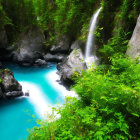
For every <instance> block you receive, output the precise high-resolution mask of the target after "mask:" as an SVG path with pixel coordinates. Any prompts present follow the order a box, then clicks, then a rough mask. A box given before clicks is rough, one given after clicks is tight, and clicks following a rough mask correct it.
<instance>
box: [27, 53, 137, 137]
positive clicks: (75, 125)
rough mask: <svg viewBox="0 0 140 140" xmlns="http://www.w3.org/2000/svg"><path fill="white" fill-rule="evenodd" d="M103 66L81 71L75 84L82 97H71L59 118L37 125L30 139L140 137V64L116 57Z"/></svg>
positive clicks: (61, 108) (59, 110)
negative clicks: (106, 69)
mask: <svg viewBox="0 0 140 140" xmlns="http://www.w3.org/2000/svg"><path fill="white" fill-rule="evenodd" d="M111 61H112V65H111V66H110V68H109V70H108V72H107V73H103V71H102V68H100V67H99V68H98V69H96V71H94V72H93V70H92V69H90V70H88V71H87V72H84V71H83V72H82V75H81V76H80V78H78V79H77V80H76V81H77V84H76V85H75V86H74V89H75V91H76V92H77V94H78V95H79V97H80V99H79V100H77V99H75V98H68V99H67V100H66V102H65V104H64V105H63V106H62V107H60V108H59V109H58V113H59V114H60V116H61V117H60V118H59V119H57V120H56V121H54V122H51V123H43V125H41V127H40V128H34V129H33V130H32V131H31V134H30V136H29V140H30V139H41V138H44V139H76V140H77V139H79V140H81V139H95V140H103V139H110V140H112V139H115V140H117V139H118V140H120V139H137V138H138V137H139V136H140V133H139V131H138V130H140V126H139V124H140V119H139V118H140V86H139V85H140V80H139V79H140V73H139V71H140V65H137V62H136V61H132V60H129V59H128V58H124V57H122V56H118V55H117V56H114V57H112V59H111Z"/></svg>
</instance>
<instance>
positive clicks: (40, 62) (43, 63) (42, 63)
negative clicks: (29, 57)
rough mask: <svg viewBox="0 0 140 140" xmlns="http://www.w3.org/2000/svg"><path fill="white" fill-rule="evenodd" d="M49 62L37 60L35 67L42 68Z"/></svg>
mask: <svg viewBox="0 0 140 140" xmlns="http://www.w3.org/2000/svg"><path fill="white" fill-rule="evenodd" d="M46 64H47V62H46V61H45V60H42V59H37V60H36V61H35V65H39V66H42V65H46Z"/></svg>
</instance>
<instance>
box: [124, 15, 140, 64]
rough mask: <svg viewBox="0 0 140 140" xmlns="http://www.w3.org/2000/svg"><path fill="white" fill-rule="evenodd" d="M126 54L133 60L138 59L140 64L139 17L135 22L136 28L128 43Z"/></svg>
mask: <svg viewBox="0 0 140 140" xmlns="http://www.w3.org/2000/svg"><path fill="white" fill-rule="evenodd" d="M126 54H127V55H128V56H130V57H131V58H132V59H133V58H138V59H139V63H140V15H139V17H138V20H137V24H136V27H135V29H134V32H133V35H132V37H131V40H130V42H129V48H128V49H127V52H126Z"/></svg>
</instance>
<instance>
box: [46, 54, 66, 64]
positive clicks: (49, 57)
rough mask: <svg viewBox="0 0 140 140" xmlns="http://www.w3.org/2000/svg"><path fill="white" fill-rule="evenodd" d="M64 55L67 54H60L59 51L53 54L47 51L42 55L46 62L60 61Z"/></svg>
mask: <svg viewBox="0 0 140 140" xmlns="http://www.w3.org/2000/svg"><path fill="white" fill-rule="evenodd" d="M66 56H67V55H65V54H60V53H58V54H55V55H52V54H50V53H48V54H46V55H45V56H44V59H45V61H47V62H62V61H63V60H64V59H65V58H66Z"/></svg>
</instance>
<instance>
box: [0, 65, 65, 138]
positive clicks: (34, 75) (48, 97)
mask: <svg viewBox="0 0 140 140" xmlns="http://www.w3.org/2000/svg"><path fill="white" fill-rule="evenodd" d="M7 66H8V68H10V69H11V70H12V71H13V73H14V75H15V78H16V79H17V80H18V81H19V82H20V83H21V84H22V87H23V91H29V93H30V96H29V97H20V98H16V99H14V100H8V101H7V100H6V101H0V140H19V139H26V138H27V136H28V131H27V128H32V127H33V126H35V125H36V123H35V120H36V119H40V118H43V117H44V114H45V113H47V112H49V111H51V109H50V107H51V106H54V105H55V104H56V103H60V104H62V103H63V102H64V96H65V93H66V92H67V91H66V89H65V88H64V87H63V86H60V85H59V84H58V83H57V82H56V80H57V78H58V77H57V75H56V65H55V64H49V65H47V66H44V67H21V66H18V65H16V64H8V65H7ZM34 117H35V118H34Z"/></svg>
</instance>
